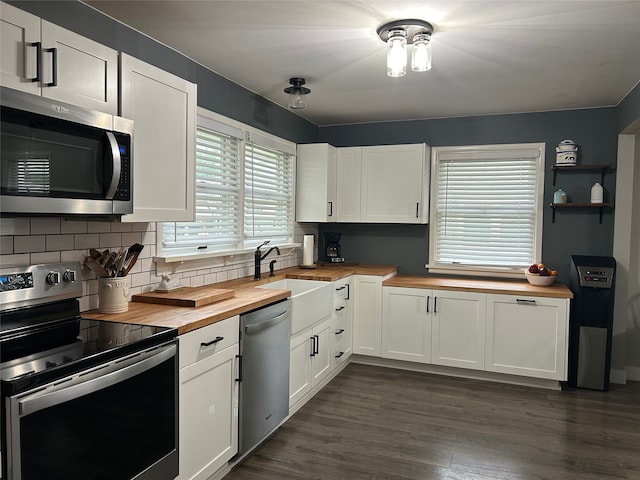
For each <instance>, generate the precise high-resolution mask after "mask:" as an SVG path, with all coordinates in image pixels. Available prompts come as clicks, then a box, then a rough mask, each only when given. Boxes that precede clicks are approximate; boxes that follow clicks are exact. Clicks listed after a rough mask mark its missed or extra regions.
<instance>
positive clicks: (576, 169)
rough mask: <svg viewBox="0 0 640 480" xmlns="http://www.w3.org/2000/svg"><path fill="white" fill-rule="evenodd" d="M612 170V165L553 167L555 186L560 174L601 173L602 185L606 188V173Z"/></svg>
mask: <svg viewBox="0 0 640 480" xmlns="http://www.w3.org/2000/svg"><path fill="white" fill-rule="evenodd" d="M609 168H611V165H605V164H598V165H554V166H552V167H551V170H553V186H554V187H555V186H556V175H557V174H558V172H586V171H596V172H597V171H600V185H603V186H604V172H605V171H606V170H607V169H609Z"/></svg>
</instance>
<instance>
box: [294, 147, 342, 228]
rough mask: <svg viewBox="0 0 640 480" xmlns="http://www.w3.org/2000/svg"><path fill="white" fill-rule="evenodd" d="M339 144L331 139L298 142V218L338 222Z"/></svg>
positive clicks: (301, 220)
mask: <svg viewBox="0 0 640 480" xmlns="http://www.w3.org/2000/svg"><path fill="white" fill-rule="evenodd" d="M336 206H337V199H336V148H335V147H333V146H331V145H329V144H328V143H310V144H305V145H298V148H297V165H296V221H297V222H335V221H336V219H337V212H336Z"/></svg>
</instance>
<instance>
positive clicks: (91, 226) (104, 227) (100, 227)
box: [87, 222, 111, 233]
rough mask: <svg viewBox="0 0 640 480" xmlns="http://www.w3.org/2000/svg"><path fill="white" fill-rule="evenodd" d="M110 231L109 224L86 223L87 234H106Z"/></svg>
mask: <svg viewBox="0 0 640 480" xmlns="http://www.w3.org/2000/svg"><path fill="white" fill-rule="evenodd" d="M110 231H111V224H110V223H109V222H87V232H89V233H106V232H110Z"/></svg>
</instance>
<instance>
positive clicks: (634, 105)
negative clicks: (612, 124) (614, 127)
mask: <svg viewBox="0 0 640 480" xmlns="http://www.w3.org/2000/svg"><path fill="white" fill-rule="evenodd" d="M639 120H640V82H638V83H637V84H636V86H635V88H634V89H632V90H631V92H629V94H628V95H627V96H626V97H624V99H623V100H622V101H621V102H620V104H619V105H618V132H620V133H625V132H626V131H627V130H629V129H630V128H631V127H632V125H633V124H634V122H636V121H639ZM634 128H635V130H637V128H636V127H635V126H634Z"/></svg>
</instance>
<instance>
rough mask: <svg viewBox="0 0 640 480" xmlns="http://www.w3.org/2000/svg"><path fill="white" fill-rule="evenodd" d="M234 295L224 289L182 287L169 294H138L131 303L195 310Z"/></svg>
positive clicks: (132, 298) (232, 292)
mask: <svg viewBox="0 0 640 480" xmlns="http://www.w3.org/2000/svg"><path fill="white" fill-rule="evenodd" d="M234 295H235V292H234V291H233V290H229V289H226V288H212V287H182V288H178V289H177V290H173V291H171V292H146V293H138V294H136V295H133V296H132V297H131V301H133V302H142V303H158V304H161V305H173V306H176V307H194V308H197V307H202V306H204V305H209V304H211V303H215V302H220V301H221V300H226V299H228V298H231V297H233V296H234Z"/></svg>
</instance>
